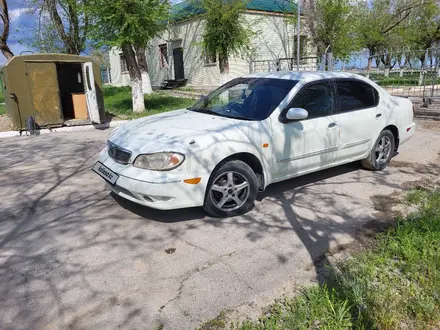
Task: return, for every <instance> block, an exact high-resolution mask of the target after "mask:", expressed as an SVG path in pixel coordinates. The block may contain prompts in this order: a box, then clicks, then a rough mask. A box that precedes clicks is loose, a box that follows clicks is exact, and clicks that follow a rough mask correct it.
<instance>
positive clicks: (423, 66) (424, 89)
mask: <svg viewBox="0 0 440 330" xmlns="http://www.w3.org/2000/svg"><path fill="white" fill-rule="evenodd" d="M428 56H429V52H428V49H427V50H426V52H425V61H424V63H423V65H422V74H423V76H422V82H423V104H422V107H424V108H427V107H428V104H429V98H427V95H426V73H427V72H426V68H425V66H426V64H427V62H428Z"/></svg>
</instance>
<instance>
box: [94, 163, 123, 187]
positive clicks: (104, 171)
mask: <svg viewBox="0 0 440 330" xmlns="http://www.w3.org/2000/svg"><path fill="white" fill-rule="evenodd" d="M93 171H94V172H96V173H98V174H99V175H100V176H102V177H103V178H104V179H105V180H106V181H108V182H110V183H111V184H115V182H116V180H118V178H119V175H117V174H116V173H115V172H113V171H112V170H110V169H109V168H108V167H106V166H104V165H102V164H101V163H100V162H97V163H96V164H95V166H93Z"/></svg>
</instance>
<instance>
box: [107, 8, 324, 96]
mask: <svg viewBox="0 0 440 330" xmlns="http://www.w3.org/2000/svg"><path fill="white" fill-rule="evenodd" d="M246 8H247V9H246V12H245V21H246V22H247V23H248V24H249V28H250V29H251V30H252V31H253V32H254V36H253V38H252V47H251V50H250V51H249V52H247V53H242V54H241V55H240V56H236V57H232V58H230V59H229V70H230V71H229V72H230V73H229V78H230V79H233V78H235V77H238V76H241V75H244V74H248V73H249V72H250V71H269V70H277V69H279V70H289V69H290V70H292V69H295V65H296V64H294V63H293V62H292V59H291V58H293V57H295V58H296V38H297V33H296V24H295V23H294V17H295V16H296V15H297V11H296V5H295V4H292V3H291V2H290V1H289V0H251V1H249V2H248V4H247V6H246ZM201 14H202V10H201V8H198V7H196V6H195V5H194V2H193V1H191V0H189V1H184V2H181V3H178V4H175V5H173V6H172V9H171V16H172V21H171V23H170V25H169V28H168V29H167V30H166V31H164V32H163V33H162V34H161V35H160V36H158V37H156V38H154V39H153V40H152V41H151V42H150V44H149V46H148V48H147V54H146V55H147V61H148V69H149V73H150V79H151V83H152V85H153V87H160V86H161V85H162V84H163V83H164V82H165V81H166V80H180V79H185V80H187V86H190V87H193V88H197V89H212V88H214V87H217V86H219V85H220V70H219V66H218V61H217V59H215V58H207V57H204V56H203V55H202V47H201V43H202V36H203V28H204V20H203V16H202V15H201ZM301 25H302V27H304V26H305V22H304V20H302V24H301ZM305 31H306V29H304V28H302V29H301V43H300V44H301V58H306V57H310V58H308V59H307V60H303V61H301V66H302V68H303V69H308V70H313V69H316V58H315V57H316V54H315V53H314V49H313V48H311V47H310V46H309V45H308V43H307V37H306V32H305ZM109 55H110V65H111V80H112V84H113V85H116V86H124V85H128V84H129V82H130V77H129V74H128V71H127V66H126V64H125V61H124V58H123V56H122V52H121V51H120V50H118V49H117V48H114V49H112V50H111V51H110V54H109ZM254 60H256V61H255V62H253V61H254Z"/></svg>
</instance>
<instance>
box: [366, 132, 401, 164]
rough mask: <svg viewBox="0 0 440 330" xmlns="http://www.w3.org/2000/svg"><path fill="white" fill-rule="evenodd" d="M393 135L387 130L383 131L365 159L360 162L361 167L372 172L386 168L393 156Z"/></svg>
mask: <svg viewBox="0 0 440 330" xmlns="http://www.w3.org/2000/svg"><path fill="white" fill-rule="evenodd" d="M394 148H395V140H394V135H393V133H392V132H391V131H389V130H383V131H382V132H381V133H380V134H379V137H378V138H377V140H376V142H375V143H374V145H373V148H372V149H371V152H370V154H369V155H368V157H367V158H365V159H363V160H362V166H363V167H365V168H366V169H369V170H372V171H380V170H383V169H384V168H385V167H387V165H388V163H389V162H390V160H391V158H392V157H393V155H394Z"/></svg>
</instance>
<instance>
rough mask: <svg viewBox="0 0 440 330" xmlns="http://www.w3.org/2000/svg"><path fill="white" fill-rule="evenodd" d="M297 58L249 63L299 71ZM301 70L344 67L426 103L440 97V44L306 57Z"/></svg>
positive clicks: (252, 69) (251, 68) (253, 68)
mask: <svg viewBox="0 0 440 330" xmlns="http://www.w3.org/2000/svg"><path fill="white" fill-rule="evenodd" d="M296 70H297V60H296V59H295V58H279V59H269V60H255V61H253V62H252V63H251V64H250V66H249V71H250V72H251V73H253V72H273V71H296ZM299 70H300V71H319V70H321V71H343V72H350V73H357V74H360V75H363V76H366V77H368V78H370V79H371V80H373V81H374V82H376V83H377V84H378V85H380V86H382V87H383V88H385V89H386V90H387V91H388V92H389V93H390V94H392V95H396V96H403V97H411V98H419V99H421V100H422V103H423V105H424V106H428V105H429V104H430V103H431V102H432V100H434V99H437V98H438V99H440V48H430V49H426V50H404V51H396V52H386V53H381V54H376V55H373V56H371V55H370V54H369V53H368V51H364V52H356V53H352V54H351V55H350V56H347V57H346V58H344V59H333V57H332V56H331V54H327V55H326V56H322V57H304V58H302V59H300V61H299Z"/></svg>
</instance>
